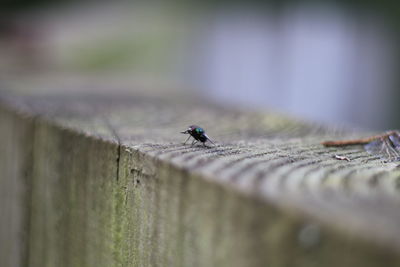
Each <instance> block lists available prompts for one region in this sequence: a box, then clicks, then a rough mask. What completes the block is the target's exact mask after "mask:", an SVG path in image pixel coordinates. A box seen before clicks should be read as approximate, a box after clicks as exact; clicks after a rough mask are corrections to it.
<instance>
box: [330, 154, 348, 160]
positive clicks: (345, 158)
mask: <svg viewBox="0 0 400 267" xmlns="http://www.w3.org/2000/svg"><path fill="white" fill-rule="evenodd" d="M333 158H335V159H337V160H347V161H351V159H349V158H348V157H345V156H339V155H335V156H333Z"/></svg>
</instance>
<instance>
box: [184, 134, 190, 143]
mask: <svg viewBox="0 0 400 267" xmlns="http://www.w3.org/2000/svg"><path fill="white" fill-rule="evenodd" d="M190 137H192V136H190V135H189V137H188V138H187V139H186V141H185V142H184V143H183V144H184V145H186V142H187V141H189V139H190Z"/></svg>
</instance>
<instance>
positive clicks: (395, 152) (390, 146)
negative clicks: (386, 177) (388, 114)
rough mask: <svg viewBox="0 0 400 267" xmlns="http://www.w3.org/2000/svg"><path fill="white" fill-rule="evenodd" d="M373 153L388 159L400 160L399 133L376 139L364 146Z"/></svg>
mask: <svg viewBox="0 0 400 267" xmlns="http://www.w3.org/2000/svg"><path fill="white" fill-rule="evenodd" d="M364 148H365V150H366V151H367V152H368V153H370V154H371V155H375V156H379V157H380V158H381V159H384V160H387V161H398V160H400V137H399V135H398V134H394V135H389V136H387V137H383V138H379V139H376V140H374V141H372V142H370V143H368V144H366V145H365V146H364Z"/></svg>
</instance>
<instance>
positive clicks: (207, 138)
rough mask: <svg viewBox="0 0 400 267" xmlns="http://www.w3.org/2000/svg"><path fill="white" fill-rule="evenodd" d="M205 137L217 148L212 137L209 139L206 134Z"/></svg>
mask: <svg viewBox="0 0 400 267" xmlns="http://www.w3.org/2000/svg"><path fill="white" fill-rule="evenodd" d="M203 135H204V136H205V137H206V138H207V140H208V141H210V142H211V143H212V144H213V145H214V146H215V143H214V142H213V141H212V140H211V139H210V137H208V135H206V134H203Z"/></svg>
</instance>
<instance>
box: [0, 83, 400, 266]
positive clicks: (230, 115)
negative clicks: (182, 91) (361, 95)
mask: <svg viewBox="0 0 400 267" xmlns="http://www.w3.org/2000/svg"><path fill="white" fill-rule="evenodd" d="M190 124H199V125H202V126H203V127H204V128H205V129H206V130H207V133H208V135H209V136H210V137H212V138H213V140H215V141H216V145H215V146H212V145H210V146H209V147H203V146H202V145H195V146H193V147H192V146H190V145H186V146H185V145H183V144H182V142H183V141H184V139H185V136H183V135H181V134H180V133H179V132H180V131H182V130H185V128H186V127H187V126H188V125H190ZM346 135H348V134H344V133H343V132H340V131H333V130H332V129H328V128H326V127H321V126H318V125H313V124H308V123H305V122H298V121H296V120H292V119H288V118H286V117H283V116H279V115H275V114H270V113H257V112H245V111H239V110H233V109H229V108H224V107H220V106H217V105H212V104H207V103H203V102H198V101H195V100H193V99H191V98H185V99H182V98H181V97H180V96H178V95H174V94H169V95H160V94H159V95H150V94H148V95H147V94H146V93H132V94H128V93H125V94H118V93H113V94H106V93H102V94H92V93H84V92H80V93H76V92H75V93H71V94H66V93H64V94H63V93H46V94H43V93H38V92H33V91H25V92H22V93H21V92H20V93H2V94H1V101H0V152H1V153H0V266H40V267H45V266H48V267H53V266H60V267H61V266H74V267H75V266H96V267H99V266H107V267H109V266H140V267H142V266H174V267H175V266H218V267H223V266H245V267H247V266H271V267H275V266H279V267H280V266H304V267H312V266H324V267H329V266H333V267H338V266H352V267H354V266H362V267H368V266H400V227H399V225H400V192H399V190H400V189H399V184H400V171H399V170H400V169H399V168H398V166H399V165H398V163H396V162H392V163H384V162H382V161H381V160H380V159H379V158H377V157H374V156H371V155H369V154H367V153H366V152H365V151H364V150H363V148H362V147H351V148H340V149H337V148H325V147H323V146H321V145H320V142H321V141H323V140H326V139H331V138H334V137H338V136H340V137H341V138H344V137H346ZM335 155H342V156H346V157H348V158H350V159H351V161H343V160H338V159H336V158H334V156H335Z"/></svg>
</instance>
